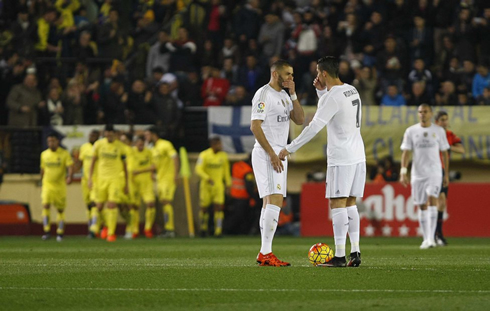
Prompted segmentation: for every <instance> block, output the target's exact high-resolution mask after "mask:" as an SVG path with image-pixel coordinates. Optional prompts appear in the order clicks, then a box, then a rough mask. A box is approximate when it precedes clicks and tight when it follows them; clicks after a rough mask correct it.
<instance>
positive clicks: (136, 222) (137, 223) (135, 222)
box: [131, 209, 140, 234]
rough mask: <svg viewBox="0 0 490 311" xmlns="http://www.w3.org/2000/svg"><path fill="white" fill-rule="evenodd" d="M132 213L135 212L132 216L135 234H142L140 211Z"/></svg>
mask: <svg viewBox="0 0 490 311" xmlns="http://www.w3.org/2000/svg"><path fill="white" fill-rule="evenodd" d="M131 212H133V214H132V215H131V222H132V227H133V234H139V233H140V211H139V210H134V209H132V210H131Z"/></svg>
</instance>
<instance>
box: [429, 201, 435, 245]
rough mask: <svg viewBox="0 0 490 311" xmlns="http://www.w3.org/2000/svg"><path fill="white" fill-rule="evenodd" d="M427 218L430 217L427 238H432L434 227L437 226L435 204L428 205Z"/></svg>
mask: <svg viewBox="0 0 490 311" xmlns="http://www.w3.org/2000/svg"><path fill="white" fill-rule="evenodd" d="M428 212H429V219H430V226H429V228H430V230H429V235H428V236H429V239H430V240H433V239H434V236H435V235H436V227H437V206H429V209H428Z"/></svg>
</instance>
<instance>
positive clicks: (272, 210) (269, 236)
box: [260, 204, 281, 255]
mask: <svg viewBox="0 0 490 311" xmlns="http://www.w3.org/2000/svg"><path fill="white" fill-rule="evenodd" d="M280 213H281V208H280V207H279V206H276V205H272V204H267V205H266V206H265V210H264V220H263V221H262V234H261V237H262V245H261V247H260V252H261V253H262V254H263V255H265V254H269V253H270V252H272V240H273V239H274V234H275V233H276V229H277V223H278V222H279V214H280Z"/></svg>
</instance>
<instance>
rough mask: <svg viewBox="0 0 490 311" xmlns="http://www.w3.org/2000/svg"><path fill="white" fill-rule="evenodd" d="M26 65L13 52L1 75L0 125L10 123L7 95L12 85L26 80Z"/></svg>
mask: <svg viewBox="0 0 490 311" xmlns="http://www.w3.org/2000/svg"><path fill="white" fill-rule="evenodd" d="M24 71H25V65H24V63H23V62H22V61H20V60H19V58H18V55H17V54H15V53H14V54H12V55H11V56H10V57H8V59H7V67H6V68H4V70H3V71H2V72H1V75H0V125H7V123H8V115H9V111H8V107H7V105H8V103H7V96H8V94H9V93H10V90H11V89H12V87H13V86H14V85H16V84H20V83H22V81H24Z"/></svg>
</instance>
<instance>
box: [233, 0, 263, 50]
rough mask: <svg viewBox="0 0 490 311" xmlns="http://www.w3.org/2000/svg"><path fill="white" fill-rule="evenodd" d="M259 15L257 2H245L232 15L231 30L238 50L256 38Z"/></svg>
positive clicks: (248, 0) (255, 0)
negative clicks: (235, 38)
mask: <svg viewBox="0 0 490 311" xmlns="http://www.w3.org/2000/svg"><path fill="white" fill-rule="evenodd" d="M261 14H262V12H261V10H260V8H259V1H258V0H247V3H246V4H245V5H243V6H241V7H240V8H239V9H238V11H237V12H236V14H234V16H233V18H234V20H233V29H234V33H235V35H236V37H237V39H238V45H239V46H240V48H242V49H243V48H245V47H246V46H247V44H248V40H249V39H256V38H257V34H258V32H259V29H260V18H261Z"/></svg>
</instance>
